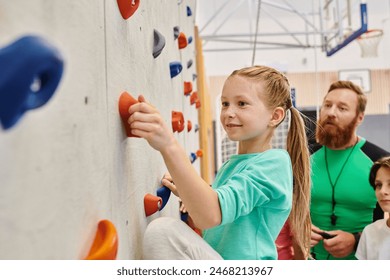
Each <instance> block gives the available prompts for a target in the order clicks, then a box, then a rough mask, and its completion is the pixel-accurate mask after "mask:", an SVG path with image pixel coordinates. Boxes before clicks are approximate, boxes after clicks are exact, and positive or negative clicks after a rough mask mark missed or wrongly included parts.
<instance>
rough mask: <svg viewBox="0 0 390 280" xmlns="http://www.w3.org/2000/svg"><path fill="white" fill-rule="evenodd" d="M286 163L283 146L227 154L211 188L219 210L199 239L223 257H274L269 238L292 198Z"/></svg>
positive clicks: (276, 231)
mask: <svg viewBox="0 0 390 280" xmlns="http://www.w3.org/2000/svg"><path fill="white" fill-rule="evenodd" d="M292 185H293V179H292V168H291V160H290V156H289V154H288V153H287V152H286V151H285V150H279V149H271V150H267V151H265V152H263V153H255V154H240V155H234V156H232V157H231V158H230V159H229V160H228V161H227V162H226V163H225V164H224V165H223V166H222V167H221V169H220V170H219V172H218V174H217V176H216V178H215V182H214V184H213V186H212V187H213V188H214V189H215V191H216V192H217V194H218V198H219V203H220V206H221V212H222V222H221V224H220V225H219V226H217V227H214V228H211V229H208V230H205V231H204V235H203V237H204V239H205V240H206V241H207V242H208V243H209V244H210V245H211V247H213V248H214V249H215V250H216V251H217V252H218V253H219V254H220V255H221V256H222V257H223V258H224V259H227V260H228V259H231V260H241V259H242V260H245V259H247V260H256V259H277V252H276V247H275V239H276V237H277V236H278V234H279V232H280V230H281V229H282V227H283V224H284V223H285V221H286V220H287V218H288V216H289V214H290V211H291V204H292Z"/></svg>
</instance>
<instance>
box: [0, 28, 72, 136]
mask: <svg viewBox="0 0 390 280" xmlns="http://www.w3.org/2000/svg"><path fill="white" fill-rule="evenodd" d="M63 67H64V62H63V59H62V56H61V54H60V52H59V51H58V50H57V49H56V48H55V47H54V46H53V45H51V44H50V43H49V42H47V41H46V40H45V39H43V38H41V37H38V36H24V37H21V38H19V39H18V40H16V41H14V42H13V43H11V44H10V45H7V46H6V47H4V48H1V49H0V73H1V75H0V122H1V125H2V127H3V128H4V129H9V128H11V127H12V126H14V125H15V124H16V123H17V122H18V120H19V119H20V118H21V117H22V115H23V114H24V113H25V112H26V111H28V110H32V109H36V108H39V107H41V106H43V105H44V104H45V103H46V102H48V101H49V99H50V98H51V97H52V95H53V94H54V92H55V90H56V88H57V86H58V84H59V82H60V80H61V77H62V72H63Z"/></svg>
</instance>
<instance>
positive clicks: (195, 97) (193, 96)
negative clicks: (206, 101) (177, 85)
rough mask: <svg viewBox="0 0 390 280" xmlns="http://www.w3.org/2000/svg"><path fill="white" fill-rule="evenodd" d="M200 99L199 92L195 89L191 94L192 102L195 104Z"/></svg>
mask: <svg viewBox="0 0 390 280" xmlns="http://www.w3.org/2000/svg"><path fill="white" fill-rule="evenodd" d="M198 100H199V97H198V92H197V91H194V92H193V93H192V94H191V96H190V104H191V105H194V104H195V103H196V102H197V101H198Z"/></svg>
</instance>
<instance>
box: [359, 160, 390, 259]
mask: <svg viewBox="0 0 390 280" xmlns="http://www.w3.org/2000/svg"><path fill="white" fill-rule="evenodd" d="M369 180H370V184H371V186H372V187H373V188H374V190H375V195H376V198H377V200H378V203H379V206H380V207H381V208H382V210H383V212H387V215H389V213H390V157H384V158H381V159H379V160H378V161H376V162H375V163H374V165H373V166H372V167H371V170H370V178H369ZM356 258H357V259H359V260H390V217H387V219H381V220H377V221H376V222H374V223H372V224H369V225H368V226H366V227H365V228H364V230H363V233H362V236H361V237H360V241H359V245H358V248H357V250H356Z"/></svg>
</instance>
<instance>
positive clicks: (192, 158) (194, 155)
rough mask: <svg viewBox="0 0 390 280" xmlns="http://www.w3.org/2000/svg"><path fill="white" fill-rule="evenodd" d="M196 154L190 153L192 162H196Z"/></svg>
mask: <svg viewBox="0 0 390 280" xmlns="http://www.w3.org/2000/svg"><path fill="white" fill-rule="evenodd" d="M196 158H197V157H196V154H195V153H191V154H190V161H191V163H194V162H195V160H196Z"/></svg>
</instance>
